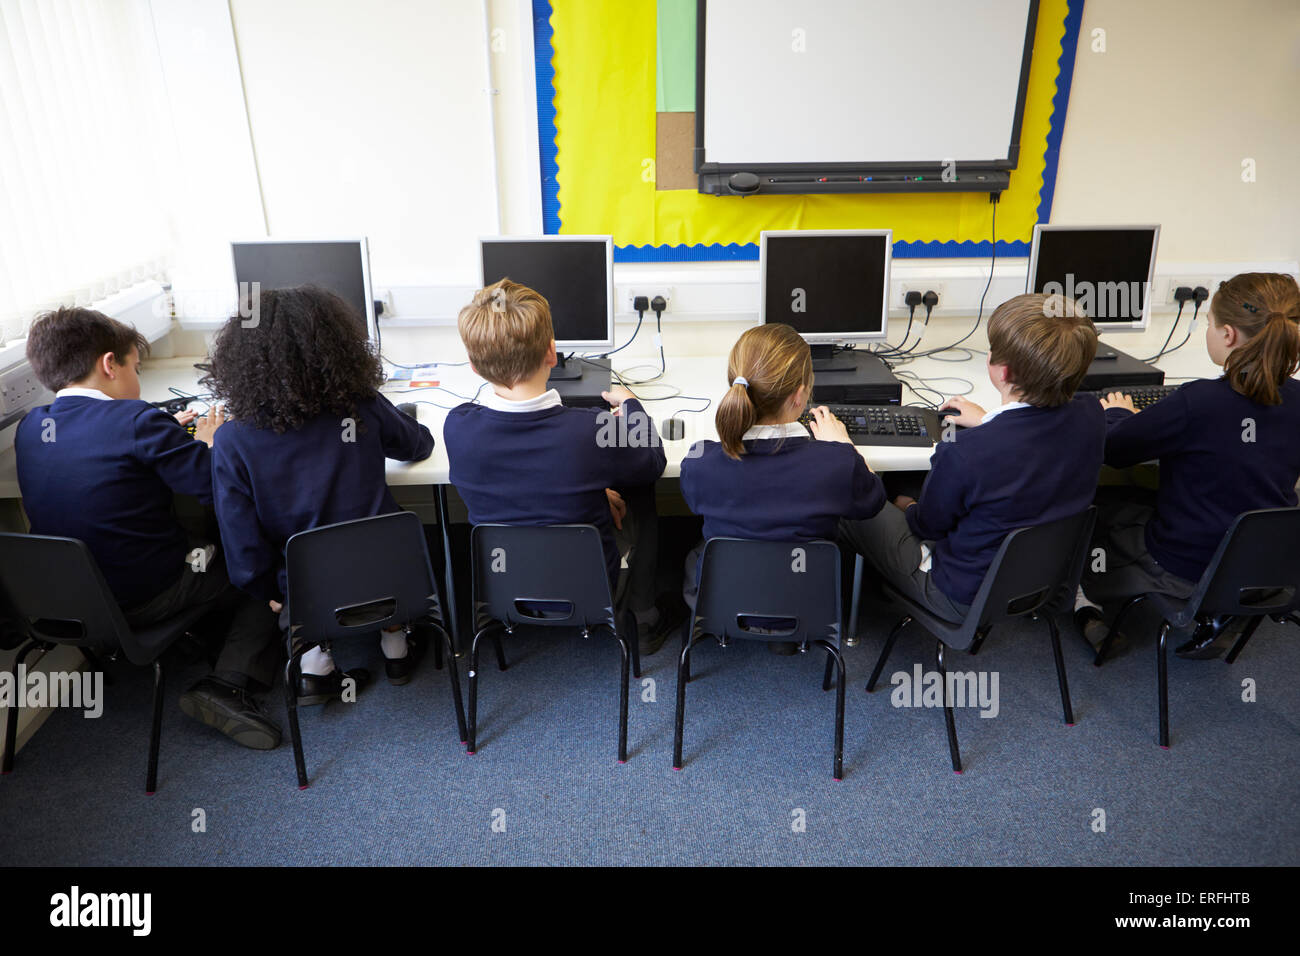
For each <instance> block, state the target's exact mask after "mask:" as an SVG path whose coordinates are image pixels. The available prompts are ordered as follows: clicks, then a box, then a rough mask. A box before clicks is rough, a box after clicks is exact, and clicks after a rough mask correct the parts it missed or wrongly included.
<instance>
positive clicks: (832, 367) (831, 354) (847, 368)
mask: <svg viewBox="0 0 1300 956" xmlns="http://www.w3.org/2000/svg"><path fill="white" fill-rule="evenodd" d="M808 348H809V349H810V350H811V351H812V365H813V371H814V372H852V371H853V370H854V369H856V368H857V367H858V362H857V358H856V357H855V356H854V355H853V351H852V350H851V349H840V348H838V347H837V346H834V345H810V346H808Z"/></svg>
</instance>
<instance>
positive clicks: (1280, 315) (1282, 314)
mask: <svg viewBox="0 0 1300 956" xmlns="http://www.w3.org/2000/svg"><path fill="white" fill-rule="evenodd" d="M1274 319H1281V320H1282V321H1283V322H1285V321H1286V313H1285V312H1270V313H1269V314H1268V318H1267V319H1265V320H1264V321H1266V322H1272V321H1273V320H1274Z"/></svg>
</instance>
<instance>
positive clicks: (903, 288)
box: [894, 282, 948, 315]
mask: <svg viewBox="0 0 1300 956" xmlns="http://www.w3.org/2000/svg"><path fill="white" fill-rule="evenodd" d="M896 289H897V291H896V293H895V295H894V302H895V303H897V305H898V306H899V307H901V308H904V309H906V308H909V306H908V304H907V302H906V301H904V300H905V299H906V298H907V293H909V292H919V293H920V294H921V295H925V294H926V293H927V292H933V293H935V294H936V295H938V296H939V304H938V305H936V306H935V307H934V308H935V310H936V311H938V310H939V309H942V308H943V304H944V301H945V300H946V299H947V298H948V286H947V285H946V284H945V283H943V282H900V283H899V284H898V286H897V287H896ZM916 311H917V313H918V314H920V315H925V306H923V305H918V306H917V307H916Z"/></svg>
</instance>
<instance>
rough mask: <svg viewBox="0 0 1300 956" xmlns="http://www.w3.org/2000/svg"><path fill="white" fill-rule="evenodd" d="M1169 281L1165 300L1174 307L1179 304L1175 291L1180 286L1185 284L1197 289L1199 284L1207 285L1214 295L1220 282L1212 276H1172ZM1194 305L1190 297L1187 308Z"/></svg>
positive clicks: (1166, 303)
mask: <svg viewBox="0 0 1300 956" xmlns="http://www.w3.org/2000/svg"><path fill="white" fill-rule="evenodd" d="M1168 282H1169V284H1168V285H1167V286H1166V287H1165V294H1164V302H1165V305H1172V306H1174V307H1177V305H1178V300H1177V299H1175V298H1174V292H1175V291H1176V290H1177V289H1178V287H1179V286H1183V285H1185V286H1187V288H1189V289H1195V288H1196V287H1197V286H1198V285H1202V286H1205V288H1207V289H1209V290H1210V294H1211V295H1213V294H1214V290H1215V288H1216V287H1217V286H1218V284H1219V283H1218V281H1217V280H1215V279H1213V278H1211V277H1210V276H1196V277H1193V278H1171V279H1169V280H1168ZM1192 305H1193V303H1192V301H1191V300H1190V299H1189V300H1188V301H1187V308H1189V309H1190V308H1191V307H1192Z"/></svg>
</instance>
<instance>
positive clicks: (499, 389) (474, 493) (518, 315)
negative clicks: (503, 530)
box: [442, 279, 667, 654]
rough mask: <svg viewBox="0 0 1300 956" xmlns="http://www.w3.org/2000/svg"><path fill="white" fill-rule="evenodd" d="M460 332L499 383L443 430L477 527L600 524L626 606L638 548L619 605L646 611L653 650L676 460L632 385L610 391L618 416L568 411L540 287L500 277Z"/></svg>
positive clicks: (648, 645)
mask: <svg viewBox="0 0 1300 956" xmlns="http://www.w3.org/2000/svg"><path fill="white" fill-rule="evenodd" d="M458 324H459V327H460V336H461V339H462V341H464V343H465V349H466V351H467V352H468V353H469V360H470V367H471V368H472V369H473V370H474V372H475V373H476V374H478V375H481V376H482V377H483V378H485V379H487V380H488V382H490V383H491V385H492V393H491V394H490V395H488V396H487V398H486V400H485V401H484V402H483V404H481V405H478V404H473V403H467V404H464V405H461V406H459V407H458V408H454V409H452V411H451V412H450V413H449V414H448V415H447V421H446V423H445V424H444V425H443V431H442V433H443V438H444V440H445V441H446V442H447V457H448V459H449V460H450V462H451V481H452V484H454V485H455V486H456V490H457V491H458V492H459V493H460V496H461V498H463V499H464V501H465V505H466V507H467V508H468V509H469V519H470V521H471V522H472V523H473V524H485V523H502V524H519V525H549V524H592V525H595V526H596V527H597V528H598V529H599V530H600V534H601V538H602V541H603V543H604V549H605V564H606V570H607V572H608V574H609V580H610V589H611V593H614V594H615V595H616V600H617V599H618V596H619V594H620V589H619V587H618V585H619V567H620V564H621V558H620V552H622V553H623V554H627V553H628V552H629V551H630V552H631V553H630V555H629V564H628V574H627V577H626V579H625V580H624V581H623V582H622V583H623V588H622V600H621V602H620V603H625V604H626V606H627V607H629V608H630V609H631V610H632V611H633V612H634V613H635V615H636V618H637V627H638V631H639V640H640V647H641V653H643V654H653V653H654V652H655V651H656V650H658V648H659V647H660V646H661V645H662V643H663V638H664V635H665V634H666V633H667V625H666V623H665V624H664V626H660V616H661V612H660V609H659V608H657V607H656V606H655V600H654V573H655V562H656V558H657V553H656V552H657V548H656V544H657V518H656V515H655V508H654V483H655V481H656V480H657V479H658V478H659V476H660V475H661V474H663V470H664V465H665V464H666V459H665V457H664V450H663V447H662V444H661V442H660V440H659V433H658V431H657V430H656V429H655V426H654V422H653V421H652V420H651V419H650V416H649V415H648V414H646V412H645V409H643V408H642V407H641V403H640V401H638V400H637V398H636V396H634V395H633V394H632V393H631V392H629V391H628V390H627V389H625V388H622V387H616V388H613V389H611V390H610V391H609V392H606V393H604V398H605V399H606V401H608V402H609V403H610V405H611V406H613V407H614V408H615V409H617V411H616V412H615V413H614V414H615V415H617V416H619V417H618V418H617V419H615V418H613V417H612V416H611V414H610V412H609V411H601V410H600V409H594V408H566V407H565V406H564V405H562V404H561V402H560V395H559V393H558V392H556V391H555V389H550V388H547V377H548V375H549V374H550V370H551V369H552V368H554V367H555V364H556V354H555V333H554V330H553V327H552V325H551V311H550V306H549V305H548V304H547V302H546V299H545V298H543V297H542V296H541V295H539V294H538V293H536V292H534V291H533V290H532V289H529V288H527V287H526V286H522V285H519V284H518V283H515V282H511V281H510V280H509V279H502V280H501V281H500V282H497V283H495V284H494V285H491V286H489V287H488V288H486V289H482V290H480V291H479V292H478V293H476V294H475V296H474V300H473V301H472V302H471V303H470V304H469V305H467V306H466V307H465V308H464V309H462V310H461V313H460V318H459V322H458ZM615 426H617V427H615ZM620 545H621V547H620ZM665 617H666V615H665Z"/></svg>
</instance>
